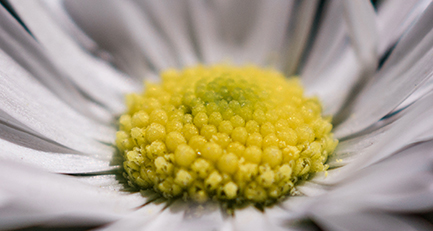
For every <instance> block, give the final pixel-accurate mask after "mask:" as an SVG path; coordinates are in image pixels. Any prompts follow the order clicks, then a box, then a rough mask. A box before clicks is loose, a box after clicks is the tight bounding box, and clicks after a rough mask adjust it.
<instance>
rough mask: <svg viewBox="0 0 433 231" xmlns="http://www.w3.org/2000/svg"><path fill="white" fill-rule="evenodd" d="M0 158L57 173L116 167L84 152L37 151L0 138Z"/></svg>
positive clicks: (89, 171) (93, 170)
mask: <svg viewBox="0 0 433 231" xmlns="http://www.w3.org/2000/svg"><path fill="white" fill-rule="evenodd" d="M0 159H3V160H5V159H6V160H8V159H9V160H14V161H16V162H22V163H26V164H29V165H34V166H37V167H40V168H43V169H45V170H48V171H50V172H58V173H91V172H98V171H109V170H113V169H115V168H117V167H116V166H110V160H101V159H96V158H94V157H91V156H87V155H84V154H72V153H55V152H43V151H37V150H34V149H30V148H25V147H22V146H20V145H17V144H14V143H11V142H8V141H6V140H3V139H0Z"/></svg>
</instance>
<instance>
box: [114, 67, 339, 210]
mask: <svg viewBox="0 0 433 231" xmlns="http://www.w3.org/2000/svg"><path fill="white" fill-rule="evenodd" d="M161 78H162V82H161V83H160V84H154V83H146V90H145V91H144V93H142V94H130V95H128V96H127V98H126V101H127V102H126V103H127V107H128V111H127V112H126V113H125V114H124V115H122V116H121V117H120V119H119V127H120V131H119V132H117V137H116V143H117V147H118V149H119V150H120V151H121V152H122V154H123V157H124V159H125V161H124V168H125V171H126V173H127V176H128V178H129V180H130V182H131V183H133V184H135V185H137V186H139V187H141V188H153V189H154V190H155V191H157V192H159V193H161V194H162V195H163V196H164V197H167V198H171V197H179V196H181V197H184V198H187V199H193V200H196V201H205V200H207V199H208V198H212V199H216V200H236V201H252V202H255V203H267V202H270V201H275V200H276V199H278V198H280V197H282V196H284V195H287V194H288V193H289V192H290V190H291V189H292V188H293V187H294V185H295V184H296V182H297V181H298V179H306V178H307V177H308V175H309V174H311V173H315V172H319V171H324V170H326V169H327V165H326V164H325V161H326V160H327V158H328V156H329V155H330V154H331V153H332V152H333V150H334V149H335V147H336V145H337V143H338V141H337V140H335V139H334V138H333V135H332V133H331V129H332V125H331V123H330V120H331V119H330V118H322V116H321V106H320V103H319V101H318V100H317V99H316V98H306V97H304V96H303V89H302V87H301V85H300V83H299V80H298V79H296V78H290V79H287V78H285V77H284V76H283V75H282V74H280V73H279V72H277V71H274V70H270V69H259V68H257V67H255V66H245V67H232V66H228V65H216V66H211V67H205V66H197V67H192V68H187V69H184V70H182V71H177V70H168V71H165V72H163V73H162V74H161Z"/></svg>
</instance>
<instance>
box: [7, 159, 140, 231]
mask: <svg viewBox="0 0 433 231" xmlns="http://www.w3.org/2000/svg"><path fill="white" fill-rule="evenodd" d="M0 182H1V184H0V201H1V203H0V229H13V228H20V227H27V226H36V225H51V226H94V225H101V224H104V223H107V222H111V221H114V220H117V219H119V218H121V217H122V216H123V215H124V214H126V213H128V212H129V211H130V209H132V208H134V207H137V206H139V205H140V203H141V201H137V200H135V198H133V197H131V198H130V197H128V196H123V195H119V194H117V193H110V192H107V191H105V190H101V189H98V188H97V187H91V186H88V185H84V184H82V183H79V182H77V181H76V180H74V179H73V178H72V177H68V176H60V175H54V174H51V173H46V172H43V171H40V170H39V169H36V168H33V167H31V166H27V165H21V164H17V163H15V162H11V161H6V160H1V161H0Z"/></svg>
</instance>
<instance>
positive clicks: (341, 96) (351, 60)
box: [301, 0, 362, 115]
mask: <svg viewBox="0 0 433 231" xmlns="http://www.w3.org/2000/svg"><path fill="white" fill-rule="evenodd" d="M343 10H344V8H343V5H342V4H341V1H337V0H336V1H331V2H328V3H327V5H325V9H324V18H323V19H321V21H322V22H321V27H320V29H319V31H318V34H317V36H316V37H317V38H316V39H315V43H314V44H313V47H312V49H311V51H310V52H309V56H308V57H307V61H306V63H305V66H304V67H302V69H301V77H302V82H303V84H304V85H305V87H306V94H307V95H316V96H318V97H319V98H320V99H321V101H322V104H323V107H324V114H331V115H333V114H335V113H337V112H338V111H339V110H340V108H341V107H342V106H343V104H344V102H345V101H346V98H347V96H348V95H349V93H350V91H351V89H352V87H353V86H354V84H355V83H357V81H358V79H359V78H360V77H361V75H362V68H361V63H359V62H358V59H357V56H356V53H355V50H354V49H353V48H352V47H351V46H350V43H349V39H348V38H347V36H348V35H347V29H346V24H345V23H344V17H343Z"/></svg>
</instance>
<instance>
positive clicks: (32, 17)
mask: <svg viewBox="0 0 433 231" xmlns="http://www.w3.org/2000/svg"><path fill="white" fill-rule="evenodd" d="M12 5H13V6H14V9H16V10H17V12H18V13H19V14H20V17H21V18H22V19H23V21H24V23H25V24H26V25H27V26H28V27H29V29H30V30H31V31H32V33H33V35H34V36H35V37H36V39H37V40H38V41H39V42H40V43H41V44H42V45H43V46H44V47H45V48H46V50H47V52H48V55H49V56H50V57H51V59H52V62H53V63H55V64H56V65H57V66H58V67H59V68H61V70H63V71H64V72H65V73H66V74H67V75H68V77H69V78H70V79H71V80H72V81H74V83H75V84H76V85H77V86H79V87H80V89H81V90H82V91H84V92H85V93H86V94H87V95H88V96H90V97H91V98H92V99H94V100H96V101H97V102H100V103H102V104H103V105H104V106H106V107H108V108H109V109H110V110H111V111H113V112H115V113H119V112H122V111H123V110H124V105H123V93H124V92H125V91H132V90H137V88H136V86H135V85H133V83H132V82H131V81H130V80H128V77H126V76H124V75H122V74H121V73H119V72H118V71H116V70H114V69H113V68H111V67H109V65H107V64H106V63H104V62H102V61H101V60H98V59H95V58H94V57H92V56H90V55H89V54H86V53H85V52H84V51H83V50H82V49H81V48H80V47H79V46H78V45H77V44H76V43H75V41H73V40H72V39H71V38H70V37H69V36H68V35H67V34H66V33H65V32H64V31H63V30H62V29H61V28H60V27H59V25H58V24H57V22H56V21H55V20H54V19H53V18H52V17H50V15H49V12H48V11H47V9H45V8H44V7H43V5H42V4H40V2H37V1H32V2H22V1H12Z"/></svg>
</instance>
